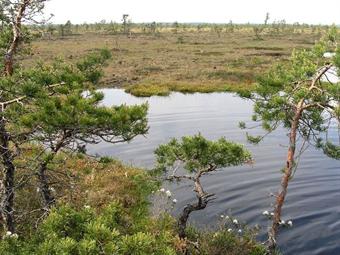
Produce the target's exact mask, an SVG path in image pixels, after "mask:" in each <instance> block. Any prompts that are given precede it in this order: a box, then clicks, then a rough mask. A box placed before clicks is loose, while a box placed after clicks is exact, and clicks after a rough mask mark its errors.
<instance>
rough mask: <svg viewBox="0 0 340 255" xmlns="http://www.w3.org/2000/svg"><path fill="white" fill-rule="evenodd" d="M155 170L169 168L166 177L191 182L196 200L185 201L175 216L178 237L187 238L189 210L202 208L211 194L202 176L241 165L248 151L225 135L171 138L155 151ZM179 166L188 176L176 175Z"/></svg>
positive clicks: (246, 159) (249, 157)
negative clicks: (156, 166)
mask: <svg viewBox="0 0 340 255" xmlns="http://www.w3.org/2000/svg"><path fill="white" fill-rule="evenodd" d="M155 154H156V157H157V163H158V169H160V170H162V171H167V172H168V171H170V174H169V176H168V178H167V180H170V181H181V180H190V181H192V182H193V186H194V191H195V193H196V197H197V202H196V203H193V204H188V205H187V206H186V207H185V208H184V209H183V211H182V213H181V215H180V217H179V219H178V229H179V237H180V238H182V239H183V238H185V237H186V233H185V230H186V226H187V222H188V219H189V216H190V214H191V213H192V212H194V211H198V210H203V209H204V208H206V206H207V205H208V203H209V201H210V200H211V199H212V197H213V196H214V194H209V193H207V192H206V191H205V190H204V188H203V185H202V183H201V178H202V177H203V176H205V175H207V174H211V173H213V172H215V171H216V170H218V169H221V168H225V167H230V166H237V165H242V164H244V163H246V162H249V161H250V160H251V156H250V153H249V152H248V151H247V150H246V149H244V148H243V146H242V145H239V144H236V143H233V142H229V141H227V140H226V139H225V138H221V139H219V140H217V141H209V140H207V139H205V138H204V137H203V136H202V135H200V134H198V135H195V136H192V137H190V136H188V137H182V139H181V140H180V141H178V140H176V139H172V140H171V141H170V142H169V143H168V144H165V145H161V146H159V147H158V148H157V149H156V151H155ZM179 167H182V168H184V170H185V171H187V172H188V173H189V174H188V175H179V174H177V171H178V170H179Z"/></svg>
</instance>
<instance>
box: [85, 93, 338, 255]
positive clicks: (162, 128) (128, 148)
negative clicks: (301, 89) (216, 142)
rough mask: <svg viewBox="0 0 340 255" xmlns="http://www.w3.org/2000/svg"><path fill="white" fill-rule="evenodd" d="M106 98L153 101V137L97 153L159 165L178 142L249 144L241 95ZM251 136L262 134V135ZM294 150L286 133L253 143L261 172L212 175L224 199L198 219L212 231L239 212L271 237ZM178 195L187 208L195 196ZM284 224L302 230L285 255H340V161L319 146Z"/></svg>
mask: <svg viewBox="0 0 340 255" xmlns="http://www.w3.org/2000/svg"><path fill="white" fill-rule="evenodd" d="M103 92H104V93H105V99H104V104H105V105H107V106H110V105H113V104H114V105H120V104H122V103H126V104H128V105H129V104H139V103H142V102H146V101H148V102H149V107H150V108H149V125H150V131H149V134H148V135H147V137H146V138H145V137H138V138H136V139H135V140H133V141H132V142H131V143H130V144H119V145H110V144H106V143H102V144H99V145H96V146H94V147H91V148H89V150H90V152H91V153H98V154H99V155H109V156H114V157H117V158H120V159H122V160H123V161H125V162H127V163H131V164H134V165H137V166H141V167H152V166H153V163H154V156H153V151H154V149H155V148H156V147H157V146H158V145H159V144H161V143H165V142H167V141H168V140H169V138H171V137H177V138H179V137H181V136H183V135H193V134H197V133H198V132H201V133H202V134H203V135H204V136H206V137H207V138H209V139H217V138H219V137H221V136H225V137H226V138H227V139H230V140H233V141H237V142H241V143H246V139H245V131H244V130H240V129H239V128H238V123H239V121H247V120H249V119H250V116H251V114H252V104H251V103H250V102H248V101H245V100H243V99H240V98H238V97H236V96H234V95H233V94H228V93H213V94H199V93H197V94H190V95H184V94H180V93H173V94H171V95H170V96H169V97H151V98H148V99H141V98H136V97H133V96H131V95H129V94H126V93H124V91H123V90H119V89H104V90H103ZM334 129H335V128H334ZM334 131H335V130H334ZM250 132H251V134H253V135H256V134H261V129H253V130H250ZM286 146H287V135H286V131H285V130H278V131H276V132H275V133H274V134H272V135H270V136H269V137H267V139H265V141H264V142H263V143H261V145H260V146H253V145H247V147H248V149H249V150H251V151H252V153H253V156H254V158H255V161H256V162H255V164H254V166H242V167H237V168H228V169H225V170H223V171H219V172H217V173H215V174H214V175H211V176H206V177H205V179H204V180H203V183H204V186H205V187H206V190H207V191H208V192H211V193H215V194H216V196H217V199H216V200H215V201H214V202H213V203H211V204H210V205H209V206H208V207H207V208H206V209H205V210H204V211H200V212H197V213H194V214H193V217H192V220H193V221H194V222H195V223H196V224H201V225H203V226H205V227H212V226H213V225H214V224H216V223H217V222H218V220H219V218H220V215H221V214H230V213H232V215H233V216H235V217H237V218H238V219H239V220H240V221H243V222H246V223H248V224H250V225H254V224H260V225H261V226H262V227H263V229H264V231H265V230H266V228H267V226H268V221H267V219H266V218H265V217H264V216H262V212H263V211H264V210H271V203H272V202H273V198H271V197H270V196H269V194H270V193H271V192H276V191H277V189H278V185H279V183H280V176H281V175H280V169H282V166H283V164H284V160H285V155H286V150H287V147H286ZM172 191H173V193H174V196H175V197H176V198H177V199H178V206H179V207H180V208H181V207H182V206H184V205H185V204H187V203H188V202H190V201H192V199H193V198H194V195H193V194H192V192H191V191H192V188H191V186H190V185H189V184H188V183H183V184H181V185H178V186H173V187H172ZM283 219H293V224H294V226H293V227H292V228H289V229H284V230H283V231H281V234H280V236H279V244H280V247H281V248H282V249H283V251H284V254H299V255H315V254H323V255H337V254H340V161H336V160H332V159H329V158H327V157H325V156H324V155H323V154H322V153H321V152H320V151H317V150H315V149H313V148H309V149H308V150H307V151H306V152H305V153H304V154H303V157H302V159H301V162H300V165H299V169H298V171H297V173H296V174H295V177H294V180H293V181H292V182H291V184H290V187H289V193H288V197H287V202H286V204H285V207H284V212H283ZM264 237H265V236H264V235H263V236H262V238H264Z"/></svg>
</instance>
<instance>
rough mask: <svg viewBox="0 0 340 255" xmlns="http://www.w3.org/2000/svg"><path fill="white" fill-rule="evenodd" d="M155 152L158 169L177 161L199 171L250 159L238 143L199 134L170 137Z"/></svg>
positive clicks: (172, 164)
mask: <svg viewBox="0 0 340 255" xmlns="http://www.w3.org/2000/svg"><path fill="white" fill-rule="evenodd" d="M155 154H156V156H157V163H158V167H159V168H160V169H163V170H165V169H167V168H168V167H173V166H174V165H175V163H176V162H177V161H181V162H183V164H184V165H183V167H184V168H185V169H186V170H187V171H189V172H199V171H201V170H203V171H204V170H205V169H210V168H212V167H213V168H214V169H216V168H222V167H230V166H237V165H240V164H243V163H245V162H247V161H250V160H251V155H250V153H249V152H248V151H247V150H246V149H245V148H244V147H243V146H242V145H240V144H237V143H234V142H230V141H228V140H226V139H225V138H220V139H219V140H217V141H209V140H207V139H206V138H204V137H203V136H202V135H201V134H198V135H195V136H186V137H182V139H181V140H180V141H179V140H177V139H172V140H171V141H170V142H169V143H168V144H165V145H160V146H159V147H158V148H157V149H156V151H155Z"/></svg>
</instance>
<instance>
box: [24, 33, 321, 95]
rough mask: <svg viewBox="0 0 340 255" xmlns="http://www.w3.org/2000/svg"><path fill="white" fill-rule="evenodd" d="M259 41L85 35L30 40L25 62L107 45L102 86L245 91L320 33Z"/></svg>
mask: <svg viewBox="0 0 340 255" xmlns="http://www.w3.org/2000/svg"><path fill="white" fill-rule="evenodd" d="M261 37H262V40H258V39H256V38H255V35H254V33H253V32H252V31H250V30H244V31H243V30H237V31H235V32H233V33H230V32H229V33H228V32H223V33H221V34H220V36H219V35H218V34H217V33H214V32H212V31H201V32H194V31H186V32H180V33H173V32H169V31H166V32H160V33H156V34H147V33H144V34H143V33H133V34H131V35H129V36H127V35H123V34H116V35H108V34H103V33H83V34H78V35H71V36H67V37H63V38H60V37H52V39H39V40H36V41H34V42H33V44H32V55H31V56H30V57H27V58H26V59H25V60H24V64H25V65H30V64H31V63H33V62H35V61H36V60H38V59H40V60H42V61H49V60H51V59H53V58H55V57H63V58H68V59H71V60H72V59H78V58H79V57H81V56H83V55H85V54H86V53H88V52H89V51H92V50H94V49H98V48H103V47H107V48H109V49H110V50H111V51H112V53H113V60H112V61H111V62H110V63H109V65H108V66H107V67H106V70H105V78H104V79H103V86H122V87H125V88H126V89H127V91H128V92H130V93H132V94H134V95H137V96H151V95H167V94H169V92H170V91H180V92H213V91H239V90H249V89H252V88H253V86H254V82H255V80H256V77H257V75H259V74H261V73H263V72H265V71H266V70H267V69H268V68H270V66H272V65H273V64H274V63H276V62H278V61H284V60H285V59H287V58H288V57H289V56H290V54H291V52H292V50H293V49H294V48H309V47H311V46H312V45H313V44H314V42H315V40H317V39H318V38H320V33H311V32H307V31H306V32H304V33H301V32H300V33H294V32H285V33H279V34H277V33H266V34H264V35H262V36H261ZM32 56H33V57H32Z"/></svg>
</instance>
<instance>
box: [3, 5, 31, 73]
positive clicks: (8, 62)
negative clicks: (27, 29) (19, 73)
mask: <svg viewBox="0 0 340 255" xmlns="http://www.w3.org/2000/svg"><path fill="white" fill-rule="evenodd" d="M29 4H30V0H23V2H22V3H21V4H20V6H19V8H18V13H17V15H16V17H15V19H14V21H13V24H12V33H13V38H12V42H11V44H10V45H9V48H8V50H7V52H6V54H5V59H4V62H5V63H4V64H5V65H4V66H5V70H4V72H5V75H7V76H11V75H12V74H13V62H14V59H13V58H14V54H15V53H16V51H17V49H18V46H19V43H20V41H21V39H22V36H21V22H22V19H23V17H24V16H25V11H26V8H27V6H29Z"/></svg>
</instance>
